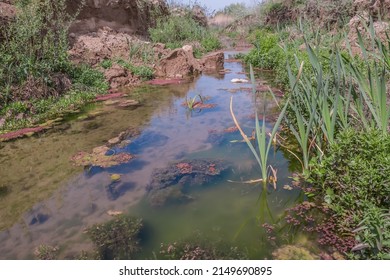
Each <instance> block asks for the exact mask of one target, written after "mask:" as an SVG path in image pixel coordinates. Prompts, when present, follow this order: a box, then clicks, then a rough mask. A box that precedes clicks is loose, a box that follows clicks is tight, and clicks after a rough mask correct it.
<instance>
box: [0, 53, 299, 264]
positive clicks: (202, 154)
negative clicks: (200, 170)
mask: <svg viewBox="0 0 390 280" xmlns="http://www.w3.org/2000/svg"><path fill="white" fill-rule="evenodd" d="M229 55H230V53H226V56H229ZM225 68H226V69H230V70H231V72H230V73H226V74H215V75H203V76H201V77H199V78H198V79H196V80H194V81H192V82H190V83H184V84H180V85H174V86H160V87H145V88H142V89H138V90H129V91H128V94H129V95H130V98H133V99H139V100H140V101H141V103H142V104H143V106H140V107H137V108H135V109H134V108H132V109H117V108H115V107H113V106H108V105H104V104H100V105H98V106H92V107H90V108H87V109H86V112H83V114H81V116H83V115H84V116H85V115H88V114H89V116H90V117H89V118H84V117H80V115H78V116H75V117H74V118H72V119H70V120H69V121H68V122H67V123H66V124H64V125H62V126H60V127H57V129H55V130H52V131H49V132H47V133H46V134H42V135H39V136H37V137H33V138H28V139H21V140H18V141H15V142H13V143H6V144H2V146H1V147H0V186H4V187H6V189H7V190H8V191H7V193H6V194H5V195H2V196H1V197H0V203H1V205H2V207H1V210H0V211H1V213H0V216H1V220H0V227H1V229H2V230H3V231H1V232H0V248H1V252H2V253H1V255H0V258H1V259H28V258H33V252H34V249H35V248H36V247H37V246H39V245H40V244H48V245H51V246H58V247H59V248H60V253H61V257H62V258H66V257H70V256H73V255H77V254H78V253H79V252H80V251H81V250H89V249H91V243H90V241H89V240H88V239H87V237H86V236H85V233H84V230H85V228H86V227H88V226H90V225H92V224H94V223H97V222H104V221H108V220H109V219H110V218H111V217H110V216H109V215H108V214H107V211H109V210H115V211H122V212H124V213H129V214H133V215H136V216H139V217H142V218H143V219H144V221H145V223H147V225H148V228H150V229H151V233H150V234H149V239H148V241H147V243H146V244H144V250H143V255H142V256H141V257H142V258H152V257H153V252H158V250H159V246H160V243H162V242H164V243H168V242H173V241H176V240H180V239H182V238H185V237H186V236H191V235H192V234H193V233H194V232H202V233H203V234H205V235H207V236H211V237H213V236H215V237H221V236H223V238H224V239H226V241H229V242H234V243H235V244H237V245H239V246H240V247H242V248H244V249H245V250H246V251H247V252H248V253H249V256H250V257H251V258H258V259H262V258H269V257H270V252H271V251H270V250H271V247H270V245H269V244H268V242H267V240H266V238H265V236H264V235H262V231H261V230H260V228H261V224H262V223H263V222H265V221H272V220H277V219H278V218H279V217H280V216H282V215H283V213H284V210H285V209H286V208H287V207H290V206H291V205H293V204H294V203H295V202H296V201H297V200H298V199H299V198H300V196H301V194H300V192H299V191H288V190H285V189H283V186H284V185H286V184H289V183H290V181H289V178H288V177H289V175H290V174H289V162H288V161H287V160H286V159H285V158H284V157H283V155H282V153H280V152H278V151H272V152H271V156H270V161H271V164H272V165H273V166H274V168H276V169H277V170H278V178H279V181H278V188H277V190H273V188H269V189H268V190H263V189H262V187H261V186H260V185H253V184H252V185H248V184H243V183H232V182H228V180H231V181H238V182H241V181H245V180H251V179H258V178H259V176H260V175H259V174H260V171H259V168H258V166H257V164H256V162H255V160H254V158H253V156H252V155H251V153H250V151H249V149H248V148H247V146H246V144H245V143H240V142H238V143H234V142H232V141H234V140H241V137H240V134H239V133H238V132H232V133H224V132H223V131H224V130H225V129H227V128H229V127H232V126H234V123H233V121H232V118H231V116H230V113H229V102H230V97H231V96H233V98H234V111H235V113H236V116H237V119H238V120H239V122H240V124H241V125H242V127H243V128H244V130H245V132H246V133H247V134H248V135H250V134H251V132H252V129H253V127H254V120H253V118H252V117H251V115H253V112H254V106H261V107H263V104H262V102H260V104H259V103H257V104H254V101H253V97H252V95H251V93H250V92H249V91H248V90H247V89H245V88H249V87H250V84H233V83H231V82H230V81H231V79H233V78H247V76H246V75H245V74H243V73H242V72H244V71H245V69H243V66H242V65H241V64H240V63H238V62H226V63H225ZM197 94H200V95H202V96H203V97H207V98H206V99H207V101H206V102H207V103H212V104H216V107H214V108H209V109H203V110H201V111H199V110H196V111H192V112H189V111H188V109H186V108H185V107H184V106H183V105H182V103H183V102H184V101H185V100H186V98H192V97H195V96H196V95H197ZM269 103H270V102H269ZM268 109H269V111H274V108H273V107H272V106H270V107H269V108H268ZM96 111H98V112H99V114H92V115H91V113H93V112H96ZM267 125H268V127H271V125H270V124H267ZM130 127H139V128H140V130H141V134H140V135H139V136H137V137H136V138H134V139H132V141H131V143H130V144H128V145H127V146H125V147H122V148H121V149H120V151H126V152H129V153H131V154H134V155H135V156H136V157H135V159H133V160H131V161H130V162H129V163H125V164H121V165H119V166H116V167H111V168H100V167H92V168H87V169H83V168H82V167H75V166H73V165H72V163H71V161H70V158H71V157H72V156H73V155H74V154H76V153H77V152H78V151H87V152H90V151H91V150H92V149H93V148H94V147H97V146H101V145H102V144H104V143H106V142H107V140H109V139H111V138H113V137H115V136H117V135H118V134H119V133H120V132H121V131H124V130H126V129H128V128H130ZM191 159H218V160H225V161H226V162H227V163H229V165H231V168H230V169H229V171H228V172H225V173H223V176H221V177H219V178H218V179H217V180H215V181H213V182H212V183H210V184H208V185H205V186H201V187H200V186H199V187H197V186H192V187H191V188H190V189H188V190H187V194H188V195H190V196H191V197H192V198H193V200H192V201H191V202H189V203H185V204H184V203H183V204H167V205H164V206H163V207H157V208H156V207H152V206H151V205H150V204H149V203H148V201H147V199H145V195H146V186H147V185H148V183H149V181H150V180H151V176H152V174H153V171H154V170H155V169H156V168H166V167H167V166H168V165H169V164H170V163H172V162H180V161H184V160H186V161H188V160H191ZM114 173H115V174H121V181H120V183H119V186H117V187H116V191H115V193H112V191H110V187H109V186H110V184H111V178H110V175H111V174H114Z"/></svg>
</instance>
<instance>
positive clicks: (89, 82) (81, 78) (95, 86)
mask: <svg viewBox="0 0 390 280" xmlns="http://www.w3.org/2000/svg"><path fill="white" fill-rule="evenodd" d="M69 74H70V78H71V79H72V81H73V84H74V86H75V87H81V88H82V89H84V90H90V91H91V90H92V91H97V92H101V93H103V92H105V91H107V90H108V88H109V85H108V83H107V81H106V80H105V78H104V75H103V73H101V72H100V71H98V70H95V69H92V68H91V67H90V66H88V65H77V66H72V67H71V68H70V70H69Z"/></svg>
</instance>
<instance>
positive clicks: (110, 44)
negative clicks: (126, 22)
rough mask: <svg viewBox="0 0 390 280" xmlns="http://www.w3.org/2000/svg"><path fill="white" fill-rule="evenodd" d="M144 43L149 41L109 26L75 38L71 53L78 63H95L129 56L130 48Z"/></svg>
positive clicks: (73, 59)
mask: <svg viewBox="0 0 390 280" xmlns="http://www.w3.org/2000/svg"><path fill="white" fill-rule="evenodd" d="M142 44H147V42H143V41H141V40H139V39H137V38H136V37H134V36H130V35H128V34H126V33H122V32H118V31H115V30H113V29H111V28H109V27H103V28H102V29H99V30H98V31H97V32H93V33H90V34H86V35H80V36H78V37H77V38H75V42H74V44H73V47H72V49H71V50H70V51H69V54H70V57H71V59H72V61H74V62H76V63H79V62H83V63H88V64H90V65H95V64H97V63H99V62H101V61H102V60H104V59H111V58H119V57H123V58H128V56H129V53H130V48H131V47H132V46H134V45H142Z"/></svg>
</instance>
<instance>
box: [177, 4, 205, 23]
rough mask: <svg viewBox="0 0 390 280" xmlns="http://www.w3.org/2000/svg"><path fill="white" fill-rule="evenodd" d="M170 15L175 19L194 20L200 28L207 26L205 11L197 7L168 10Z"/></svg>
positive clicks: (180, 7)
mask: <svg viewBox="0 0 390 280" xmlns="http://www.w3.org/2000/svg"><path fill="white" fill-rule="evenodd" d="M170 14H171V15H173V16H177V17H190V18H192V19H193V20H195V21H196V22H197V23H198V24H199V25H200V26H202V27H207V26H208V20H207V16H206V14H205V11H204V9H203V8H202V7H200V6H199V5H195V6H193V7H192V9H187V8H184V7H182V6H179V7H174V8H172V9H171V10H170Z"/></svg>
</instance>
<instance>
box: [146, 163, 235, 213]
mask: <svg viewBox="0 0 390 280" xmlns="http://www.w3.org/2000/svg"><path fill="white" fill-rule="evenodd" d="M228 168H229V164H227V163H226V162H224V161H221V160H212V161H211V160H201V159H195V160H189V161H182V162H178V163H177V162H176V163H172V164H170V165H169V166H168V167H166V168H160V169H156V170H155V171H154V172H153V174H152V179H151V182H150V184H149V185H148V186H147V190H148V192H149V193H148V195H147V200H148V202H149V204H150V205H151V206H153V207H159V206H164V205H166V204H171V203H176V204H177V203H188V202H191V201H193V200H194V198H193V197H192V196H190V195H188V194H186V193H185V191H184V188H185V187H186V186H202V185H204V184H207V183H210V182H211V181H213V180H216V179H217V178H219V175H221V173H222V172H224V171H225V170H227V169H228Z"/></svg>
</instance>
